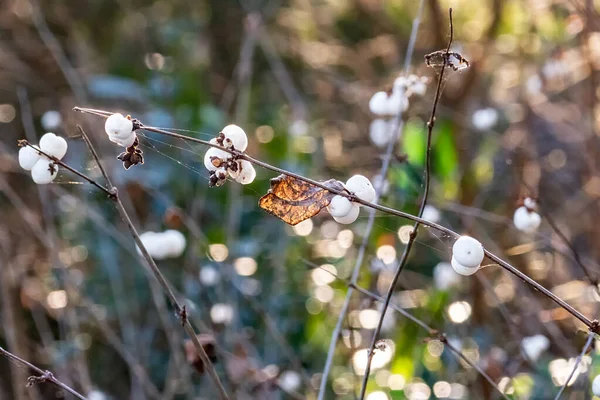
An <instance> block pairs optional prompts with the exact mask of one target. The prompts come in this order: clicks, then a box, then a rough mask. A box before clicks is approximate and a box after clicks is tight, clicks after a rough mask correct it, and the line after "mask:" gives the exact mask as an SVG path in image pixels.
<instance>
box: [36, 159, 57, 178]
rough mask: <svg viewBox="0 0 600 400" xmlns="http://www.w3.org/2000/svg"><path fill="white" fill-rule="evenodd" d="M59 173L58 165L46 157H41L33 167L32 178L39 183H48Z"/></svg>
mask: <svg viewBox="0 0 600 400" xmlns="http://www.w3.org/2000/svg"><path fill="white" fill-rule="evenodd" d="M57 174H58V165H56V164H54V162H53V161H51V160H48V159H47V158H46V157H43V158H40V159H39V160H38V161H37V162H36V163H35V165H34V166H33V168H31V178H32V179H33V181H34V182H35V183H37V184H38V185H47V184H48V183H50V182H52V181H53V180H54V178H56V175H57Z"/></svg>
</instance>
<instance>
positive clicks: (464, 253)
mask: <svg viewBox="0 0 600 400" xmlns="http://www.w3.org/2000/svg"><path fill="white" fill-rule="evenodd" d="M484 255H485V254H484V252H483V246H482V245H481V243H479V241H477V240H476V239H473V238H472V237H470V236H461V237H459V238H458V239H457V240H456V242H454V245H453V246H452V257H453V258H455V259H456V262H457V263H458V264H460V265H463V266H465V267H467V268H476V267H479V265H480V264H481V262H482V261H483V257H484Z"/></svg>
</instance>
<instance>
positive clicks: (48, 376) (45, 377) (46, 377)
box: [26, 370, 54, 388]
mask: <svg viewBox="0 0 600 400" xmlns="http://www.w3.org/2000/svg"><path fill="white" fill-rule="evenodd" d="M52 380H54V374H52V372H50V371H48V370H46V371H44V373H43V374H42V375H39V376H35V375H32V376H30V377H28V378H27V385H26V387H28V388H30V387H32V386H33V385H36V384H38V383H43V382H50V381H52Z"/></svg>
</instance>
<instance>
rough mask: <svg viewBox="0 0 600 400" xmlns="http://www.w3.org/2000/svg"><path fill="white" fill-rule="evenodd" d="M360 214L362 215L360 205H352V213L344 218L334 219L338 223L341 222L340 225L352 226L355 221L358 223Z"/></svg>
mask: <svg viewBox="0 0 600 400" xmlns="http://www.w3.org/2000/svg"><path fill="white" fill-rule="evenodd" d="M359 213H360V207H359V206H358V204H356V203H352V208H351V209H350V212H348V214H346V215H344V216H343V217H333V219H334V220H335V221H336V222H339V223H340V224H345V225H347V224H351V223H353V222H354V221H356V219H357V218H358V214H359Z"/></svg>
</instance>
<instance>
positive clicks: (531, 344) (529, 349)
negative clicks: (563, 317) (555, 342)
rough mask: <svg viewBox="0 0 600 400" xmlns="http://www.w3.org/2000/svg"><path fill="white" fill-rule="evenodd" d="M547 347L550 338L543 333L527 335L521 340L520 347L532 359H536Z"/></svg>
mask: <svg viewBox="0 0 600 400" xmlns="http://www.w3.org/2000/svg"><path fill="white" fill-rule="evenodd" d="M548 347H550V340H549V339H548V338H547V337H546V336H544V335H533V336H527V337H524V338H523V340H522V341H521V348H522V349H523V351H524V352H525V355H527V357H528V358H529V359H531V360H532V361H537V359H538V358H540V356H541V355H542V353H543V352H544V351H546V350H547V349H548Z"/></svg>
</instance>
